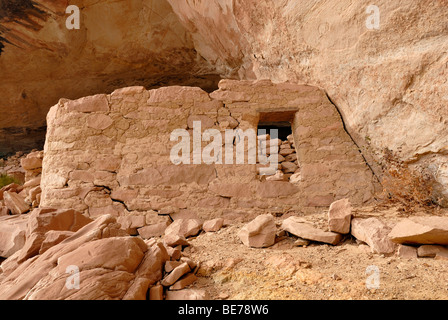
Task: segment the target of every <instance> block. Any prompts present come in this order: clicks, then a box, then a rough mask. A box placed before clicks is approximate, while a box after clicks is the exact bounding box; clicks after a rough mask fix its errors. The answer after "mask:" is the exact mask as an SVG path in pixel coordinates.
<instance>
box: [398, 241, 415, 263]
mask: <svg viewBox="0 0 448 320" xmlns="http://www.w3.org/2000/svg"><path fill="white" fill-rule="evenodd" d="M397 255H398V256H399V257H400V258H405V259H414V258H417V248H415V247H412V246H406V245H402V244H400V245H399V246H398V250H397Z"/></svg>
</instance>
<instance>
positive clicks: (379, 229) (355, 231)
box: [351, 218, 395, 253]
mask: <svg viewBox="0 0 448 320" xmlns="http://www.w3.org/2000/svg"><path fill="white" fill-rule="evenodd" d="M389 232H390V228H389V227H388V226H387V225H386V224H385V223H383V222H381V221H380V220H378V219H376V218H368V219H361V218H354V219H352V223H351V233H352V235H353V236H354V237H355V238H356V239H358V240H361V241H363V242H365V243H367V244H368V245H369V247H370V250H371V251H372V252H374V253H392V252H394V251H395V245H394V243H393V242H391V241H390V239H389V236H388V234H389Z"/></svg>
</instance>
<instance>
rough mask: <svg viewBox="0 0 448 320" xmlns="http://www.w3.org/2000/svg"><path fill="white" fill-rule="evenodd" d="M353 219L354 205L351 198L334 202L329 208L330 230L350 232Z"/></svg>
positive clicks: (343, 232)
mask: <svg viewBox="0 0 448 320" xmlns="http://www.w3.org/2000/svg"><path fill="white" fill-rule="evenodd" d="M351 220H352V207H351V204H350V200H349V199H342V200H338V201H335V202H333V203H332V204H331V205H330V209H329V210H328V227H329V229H330V231H333V232H337V233H342V234H348V233H350V223H351Z"/></svg>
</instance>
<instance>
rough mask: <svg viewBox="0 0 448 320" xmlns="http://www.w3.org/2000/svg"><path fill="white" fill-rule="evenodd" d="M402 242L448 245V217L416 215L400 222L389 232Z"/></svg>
mask: <svg viewBox="0 0 448 320" xmlns="http://www.w3.org/2000/svg"><path fill="white" fill-rule="evenodd" d="M389 237H390V239H391V240H392V241H393V242H395V243H400V244H440V245H448V218H446V217H435V216H433V217H414V218H409V219H404V220H402V221H400V222H398V223H397V224H396V225H395V227H394V228H393V229H392V231H391V232H390V234H389Z"/></svg>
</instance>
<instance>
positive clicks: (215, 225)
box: [202, 218, 224, 232]
mask: <svg viewBox="0 0 448 320" xmlns="http://www.w3.org/2000/svg"><path fill="white" fill-rule="evenodd" d="M223 224H224V219H223V218H216V219H212V220H207V221H205V222H204V224H203V225H202V229H203V230H204V231H205V232H216V231H219V229H221V228H222V226H223Z"/></svg>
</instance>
